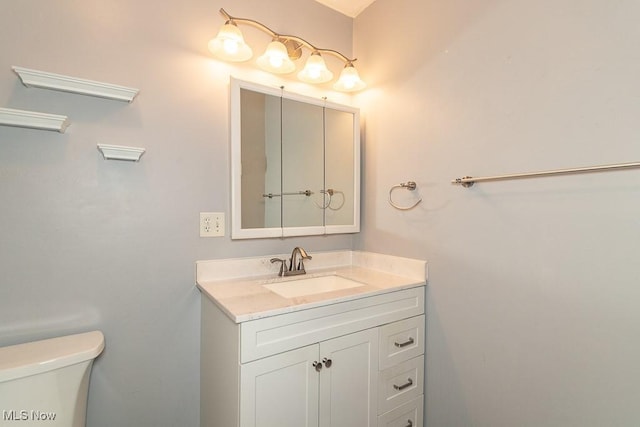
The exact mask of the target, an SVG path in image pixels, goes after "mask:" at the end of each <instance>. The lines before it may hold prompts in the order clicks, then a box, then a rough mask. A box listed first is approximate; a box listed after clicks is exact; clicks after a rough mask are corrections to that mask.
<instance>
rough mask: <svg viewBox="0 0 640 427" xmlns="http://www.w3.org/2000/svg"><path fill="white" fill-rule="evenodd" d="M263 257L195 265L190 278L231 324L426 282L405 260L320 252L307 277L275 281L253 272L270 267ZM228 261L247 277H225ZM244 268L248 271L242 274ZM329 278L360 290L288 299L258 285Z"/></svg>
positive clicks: (421, 265) (418, 265)
mask: <svg viewBox="0 0 640 427" xmlns="http://www.w3.org/2000/svg"><path fill="white" fill-rule="evenodd" d="M269 258H271V257H259V258H246V259H234V260H227V261H226V262H225V260H216V261H200V262H199V263H198V266H197V268H198V271H197V274H196V277H197V282H196V283H197V287H198V288H199V289H200V291H201V292H202V294H203V295H204V296H206V297H207V298H209V299H211V301H213V302H214V303H215V304H216V305H217V306H218V307H219V308H220V309H221V310H222V311H224V313H226V315H227V316H228V317H229V318H230V319H231V320H233V321H234V322H236V323H241V322H246V321H250V320H255V319H260V318H263V317H269V316H275V315H279V314H284V313H290V312H293V311H298V310H305V309H309V308H313V307H319V306H323V305H327V304H335V303H339V302H343V301H350V300H354V299H358V298H362V297H367V296H372V295H378V294H383V293H388V292H394V291H399V290H402V289H408V288H413V287H418V286H424V285H425V284H426V262H425V261H420V260H413V259H408V258H399V257H392V256H388V255H380V254H371V253H366V252H352V251H341V252H332V253H324V254H318V255H314V260H316V265H315V266H314V267H312V268H307V274H305V275H302V276H290V277H278V276H277V274H276V273H277V270H275V272H276V273H271V274H259V273H261V272H262V271H260V269H261V268H262V269H263V270H264V268H270V269H271V268H274V267H271V266H269V265H268V264H270V263H268V259H269ZM265 260H267V261H266V262H265ZM234 263H235V264H237V265H243V266H244V268H243V269H242V270H243V271H245V274H247V273H249V274H247V276H248V277H232V276H233V275H234V274H231V273H229V271H228V269H229V265H232V266H233V265H234ZM223 264H224V266H225V268H226V269H227V271H224V272H223V273H220V274H217V273H216V272H217V271H219V270H224V269H220V268H216V266H217V267H220V266H221V265H223ZM307 264H311V263H310V262H305V265H307ZM323 264H324V265H323ZM336 264H337V265H336ZM340 264H342V265H340ZM345 264H346V265H345ZM250 265H253V267H254V268H252V269H250V271H246V268H247V266H250ZM261 266H262V267H261ZM255 267H257V268H255ZM250 273H254V274H250ZM255 273H258V274H257V275H256V274H255ZM236 274H238V273H236ZM332 274H335V275H338V276H341V277H344V278H347V279H351V280H354V281H356V282H359V283H362V286H358V287H354V288H349V289H341V290H337V291H330V292H324V293H319V294H313V295H304V296H299V297H293V298H285V297H283V296H280V295H278V294H276V293H274V292H272V291H270V290H269V289H267V288H266V287H264V286H263V285H265V284H269V283H277V282H285V281H291V280H299V279H304V278H311V277H318V276H326V275H332ZM405 274H406V275H405ZM223 276H226V277H223Z"/></svg>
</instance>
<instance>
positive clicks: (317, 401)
mask: <svg viewBox="0 0 640 427" xmlns="http://www.w3.org/2000/svg"><path fill="white" fill-rule="evenodd" d="M424 322H425V316H424V286H423V285H422V286H416V287H411V288H408V289H401V290H397V291H393V292H388V293H382V294H376V295H372V296H363V297H360V298H356V299H351V300H347V301H334V302H331V303H327V304H326V305H320V306H314V307H312V308H308V309H300V310H294V311H292V312H289V313H284V314H278V315H274V316H268V317H262V318H255V319H253V320H248V321H245V322H238V323H236V322H235V321H233V320H232V319H231V318H230V317H229V316H227V315H226V314H225V313H224V312H223V311H222V310H221V309H220V308H219V307H218V306H217V305H216V304H215V303H214V302H213V301H212V300H211V299H210V298H207V297H203V298H202V329H201V334H202V337H201V338H202V341H201V425H202V426H203V427H376V426H378V427H421V426H422V401H423V373H424V372H423V366H424Z"/></svg>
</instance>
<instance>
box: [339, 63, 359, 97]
mask: <svg viewBox="0 0 640 427" xmlns="http://www.w3.org/2000/svg"><path fill="white" fill-rule="evenodd" d="M365 87H367V85H366V84H365V82H363V81H362V80H361V79H360V75H359V74H358V70H356V68H355V67H354V66H353V64H347V65H346V66H345V67H344V68H343V69H342V72H341V73H340V77H339V78H338V81H337V82H336V83H335V84H334V85H333V88H334V89H335V90H340V91H343V92H355V91H357V90H362V89H364V88H365Z"/></svg>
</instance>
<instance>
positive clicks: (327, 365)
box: [322, 357, 333, 368]
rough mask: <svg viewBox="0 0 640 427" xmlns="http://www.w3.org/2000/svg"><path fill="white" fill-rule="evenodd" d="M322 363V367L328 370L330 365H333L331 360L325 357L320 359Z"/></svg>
mask: <svg viewBox="0 0 640 427" xmlns="http://www.w3.org/2000/svg"><path fill="white" fill-rule="evenodd" d="M322 361H323V362H324V366H325V367H326V368H330V367H331V364H332V363H333V361H331V359H327V358H326V357H325V358H324V359H322Z"/></svg>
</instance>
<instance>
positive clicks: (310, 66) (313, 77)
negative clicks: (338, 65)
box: [298, 52, 333, 83]
mask: <svg viewBox="0 0 640 427" xmlns="http://www.w3.org/2000/svg"><path fill="white" fill-rule="evenodd" d="M298 78H299V79H300V80H302V81H303V82H307V83H324V82H328V81H329V80H331V79H332V78H333V73H332V72H331V71H329V70H328V69H327V64H325V62H324V59H323V58H322V56H320V54H319V53H318V52H313V53H312V54H311V56H309V58H308V59H307V63H306V64H305V66H304V68H303V69H302V71H300V72H299V73H298Z"/></svg>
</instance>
